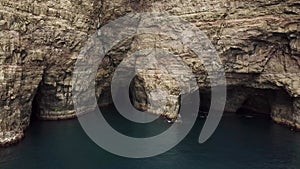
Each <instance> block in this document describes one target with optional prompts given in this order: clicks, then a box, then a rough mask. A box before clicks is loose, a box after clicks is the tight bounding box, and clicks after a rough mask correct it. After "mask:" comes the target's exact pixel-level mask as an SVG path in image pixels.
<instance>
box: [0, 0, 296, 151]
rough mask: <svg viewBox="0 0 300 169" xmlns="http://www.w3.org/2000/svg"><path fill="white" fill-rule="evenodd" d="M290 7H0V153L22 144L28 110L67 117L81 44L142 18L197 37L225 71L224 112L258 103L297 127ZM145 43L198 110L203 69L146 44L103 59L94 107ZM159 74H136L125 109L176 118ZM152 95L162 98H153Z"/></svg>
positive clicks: (201, 1)
mask: <svg viewBox="0 0 300 169" xmlns="http://www.w3.org/2000/svg"><path fill="white" fill-rule="evenodd" d="M299 7H300V3H299V2H298V1H297V0H287V1H277V0H270V1H264V0H261V1H241V0H236V1H230V0H210V1H206V0H186V1H181V0H171V1H166V0H155V1H154V0H153V1H152V0H151V1H144V0H119V1H106V0H101V1H96V0H85V1H78V0H52V1H50V0H49V1H48V0H27V1H17V0H1V1H0V39H1V40H0V42H1V43H0V96H1V100H0V144H1V145H5V144H10V143H13V142H15V141H17V140H19V139H21V138H22V137H23V135H24V134H23V132H24V130H25V129H26V128H27V127H28V126H29V124H30V117H31V116H32V110H34V112H35V114H34V115H36V116H38V117H40V118H41V119H46V120H56V119H66V118H73V117H75V112H74V110H73V102H72V99H71V98H72V93H71V91H72V83H71V81H72V72H73V69H74V64H75V62H76V59H77V57H78V54H79V52H80V50H81V48H82V47H83V46H84V44H85V42H86V40H87V39H88V37H89V36H90V35H92V34H93V33H95V31H96V30H97V29H98V28H100V27H101V26H103V25H104V24H106V23H107V22H108V21H109V20H113V19H115V18H118V17H120V16H123V15H125V14H126V13H130V12H144V11H148V12H166V13H168V14H172V15H175V16H178V17H180V18H182V19H185V20H187V21H188V22H190V23H193V24H195V25H196V26H197V27H199V29H200V30H202V31H204V32H205V33H206V34H207V36H208V37H209V39H210V40H211V41H212V43H213V45H214V46H215V48H216V50H217V52H218V53H219V56H220V58H221V60H222V63H223V64H222V66H223V68H224V69H225V72H226V78H227V85H228V99H227V104H226V108H225V110H226V111H230V112H236V111H237V110H238V109H239V108H241V107H243V106H244V107H251V105H253V103H251V102H252V101H251V99H250V98H253V97H257V98H260V99H257V100H267V102H264V103H263V104H267V103H268V104H269V107H270V109H269V110H270V112H269V113H270V114H271V116H272V118H273V119H274V120H275V121H276V122H279V123H284V124H287V125H289V126H294V127H297V128H300V78H299V75H300V31H299V30H300V8H299ZM153 42H155V43H156V44H155V45H156V47H157V48H161V49H167V50H168V51H169V52H172V53H176V55H177V56H179V57H180V58H182V60H183V61H184V62H185V63H186V64H187V65H188V66H189V67H191V68H192V70H193V73H194V74H195V76H196V78H197V83H198V85H199V87H200V89H201V91H200V92H201V93H202V94H201V96H202V97H204V99H201V100H204V101H203V103H201V105H202V107H204V108H206V109H207V108H208V107H209V101H207V100H209V83H208V80H207V74H206V73H205V71H204V70H203V63H202V62H201V61H199V59H198V58H197V57H195V56H194V54H193V53H192V52H191V51H189V50H188V49H187V48H185V47H183V46H182V45H181V44H178V43H171V42H173V40H170V39H164V38H163V37H156V36H147V35H141V36H136V37H134V38H132V39H130V40H127V41H126V42H124V43H123V44H120V45H118V46H117V47H116V48H114V49H112V50H111V51H110V52H109V53H108V54H107V56H106V57H105V59H104V61H103V62H104V63H103V64H102V65H101V66H100V67H99V71H98V74H97V79H96V94H97V95H98V96H99V105H104V104H110V103H111V99H110V80H111V78H112V73H113V72H114V71H115V70H116V68H117V66H118V65H119V64H120V63H121V61H122V60H123V59H124V58H126V57H127V56H129V55H130V54H131V53H133V52H134V51H136V50H138V49H140V48H141V47H144V48H146V47H149V46H153ZM166 42H167V43H166ZM169 65H172V63H170V64H169ZM161 67H162V68H168V65H161ZM161 67H160V68H161ZM156 68H157V67H156ZM172 70H175V71H176V67H174V68H171V71H172ZM159 71H160V72H159ZM175 74H176V73H175ZM153 75H156V76H153ZM164 75H166V72H163V71H161V69H157V70H155V69H154V70H153V71H152V72H151V71H146V72H140V74H139V76H138V78H136V79H135V80H134V85H133V87H132V89H134V90H132V91H133V92H132V95H133V104H134V105H135V106H136V107H137V108H139V109H142V110H143V109H147V108H149V103H151V102H153V103H154V102H155V101H157V100H158V98H164V99H163V100H164V101H165V102H166V103H169V104H166V105H167V106H166V107H163V108H161V109H159V110H152V111H153V112H155V113H157V114H163V115H166V116H168V117H170V118H176V117H177V114H176V113H178V109H179V107H178V106H180V99H179V95H178V92H177V89H178V88H176V85H175V86H174V83H173V82H172V80H174V79H168V78H170V76H164ZM160 81H162V82H163V83H159V82H160ZM157 83H159V84H160V85H156V84H157ZM161 88H163V89H165V90H162V91H160V90H155V89H161ZM152 89H154V90H152ZM176 92H177V93H176ZM167 93H168V95H167ZM170 94H171V95H170ZM161 95H163V97H160V96H161ZM261 98H263V99H261ZM205 100H206V101H205ZM249 100H250V101H249ZM257 102H258V103H254V104H259V101H257ZM150 107H151V105H150ZM254 109H255V110H256V111H266V110H268V109H262V108H261V107H255V108H254ZM170 112H171V114H170Z"/></svg>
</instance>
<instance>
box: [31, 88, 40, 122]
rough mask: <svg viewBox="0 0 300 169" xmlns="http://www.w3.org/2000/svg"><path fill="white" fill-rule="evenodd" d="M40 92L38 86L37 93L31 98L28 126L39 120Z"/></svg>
mask: <svg viewBox="0 0 300 169" xmlns="http://www.w3.org/2000/svg"><path fill="white" fill-rule="evenodd" d="M40 91H41V85H39V87H38V89H37V92H36V94H35V96H34V98H33V101H32V105H31V115H30V124H32V123H34V122H36V121H37V120H38V119H39V118H38V117H39V114H40V106H39V105H40Z"/></svg>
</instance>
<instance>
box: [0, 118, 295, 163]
mask: <svg viewBox="0 0 300 169" xmlns="http://www.w3.org/2000/svg"><path fill="white" fill-rule="evenodd" d="M108 118H109V119H110V121H111V122H112V123H114V124H115V127H116V128H118V129H119V130H123V132H125V133H126V132H127V133H128V134H131V135H137V136H138V135H153V134H155V133H159V132H161V131H163V129H166V128H167V127H168V124H166V123H165V122H163V121H159V120H158V121H157V122H156V123H155V124H154V125H151V126H146V127H144V128H143V127H136V126H135V127H132V125H131V124H127V123H126V121H124V120H119V119H118V118H116V117H115V116H113V115H111V117H110V116H109V117H108ZM203 123H204V120H203V119H199V120H198V121H197V122H196V124H195V126H194V128H193V130H192V131H191V133H190V134H189V135H188V136H187V137H186V138H185V139H184V140H183V141H182V142H181V143H180V144H179V145H178V146H176V147H175V148H173V149H172V150H170V151H168V152H166V153H164V154H162V155H160V156H156V157H152V158H147V159H128V158H123V157H118V156H116V155H112V154H110V153H108V152H106V151H105V150H103V149H101V148H99V147H98V146H97V145H96V144H94V143H93V142H92V141H91V140H90V139H89V138H88V136H87V135H86V134H85V133H84V131H83V130H82V128H81V126H80V125H79V123H78V121H77V120H69V121H59V122H57V121H56V122H49V121H48V122H47V121H46V122H45V121H36V122H34V123H33V124H32V125H31V127H30V128H29V129H28V131H27V132H26V138H25V140H23V141H22V142H21V143H20V144H18V145H16V146H13V147H10V148H5V149H0V168H1V169H83V168H84V169H168V168H171V169H201V168H203V169H219V168H220V169H256V168H257V169H299V168H300V133H294V132H291V131H290V130H289V129H287V128H285V127H282V126H279V125H276V124H274V123H273V122H272V121H271V120H269V119H267V118H263V117H255V118H244V117H240V116H236V115H226V116H225V117H223V119H222V121H221V124H220V126H219V127H218V129H217V131H216V133H215V134H214V135H213V137H212V138H211V139H210V140H209V141H208V142H206V143H205V144H198V143H197V140H198V137H199V133H200V131H201V128H202V125H203ZM148 132H149V133H148ZM141 133H142V134H141Z"/></svg>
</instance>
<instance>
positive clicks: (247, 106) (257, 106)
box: [236, 94, 271, 118]
mask: <svg viewBox="0 0 300 169" xmlns="http://www.w3.org/2000/svg"><path fill="white" fill-rule="evenodd" d="M236 114H238V115H242V116H246V117H252V116H264V117H268V118H271V104H270V102H269V100H268V98H267V97H266V96H264V95H257V94H256V95H251V96H249V97H248V98H247V99H246V100H245V101H244V103H243V104H242V106H241V107H240V108H239V109H238V110H237V111H236Z"/></svg>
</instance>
